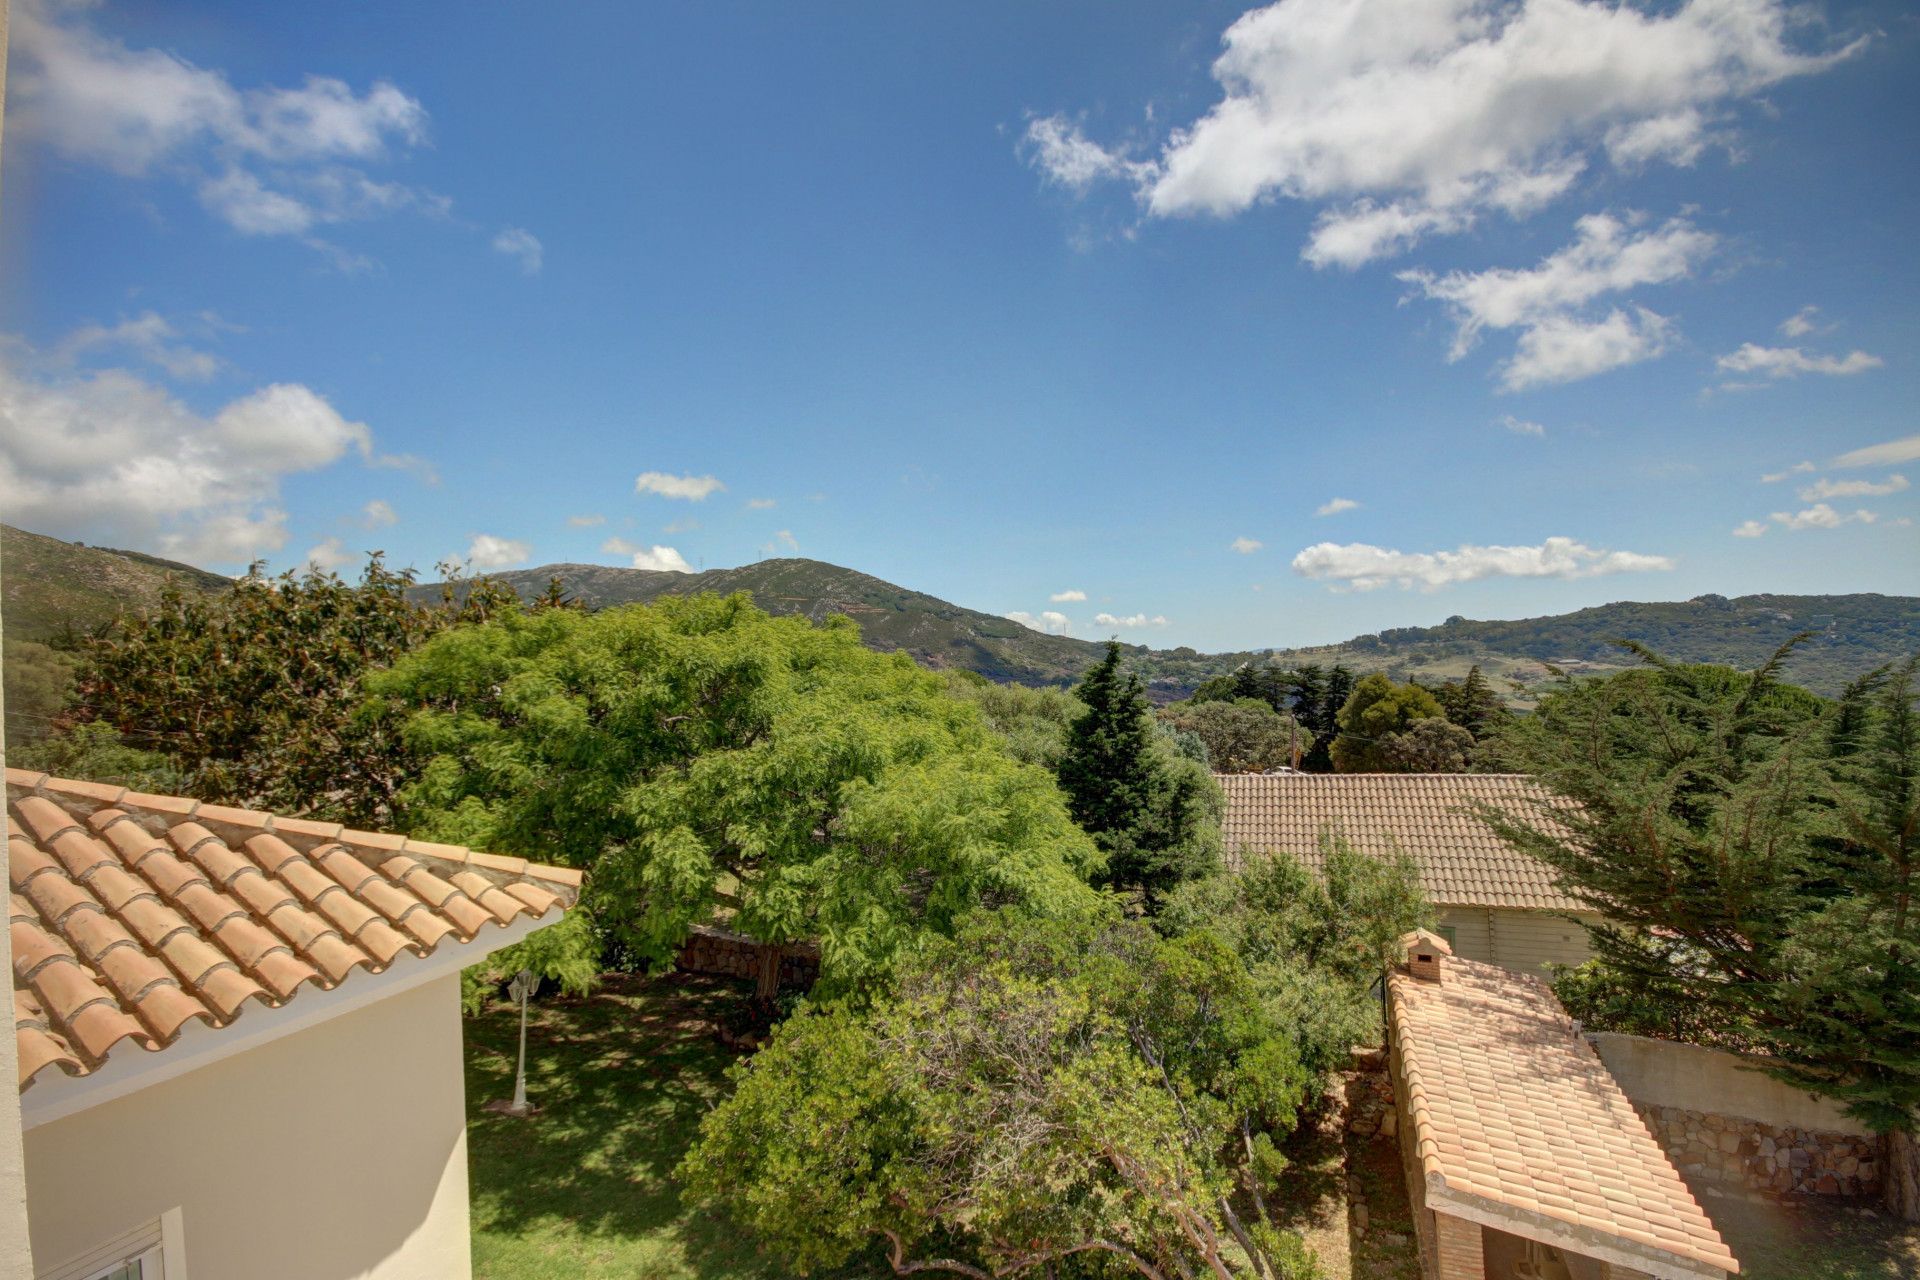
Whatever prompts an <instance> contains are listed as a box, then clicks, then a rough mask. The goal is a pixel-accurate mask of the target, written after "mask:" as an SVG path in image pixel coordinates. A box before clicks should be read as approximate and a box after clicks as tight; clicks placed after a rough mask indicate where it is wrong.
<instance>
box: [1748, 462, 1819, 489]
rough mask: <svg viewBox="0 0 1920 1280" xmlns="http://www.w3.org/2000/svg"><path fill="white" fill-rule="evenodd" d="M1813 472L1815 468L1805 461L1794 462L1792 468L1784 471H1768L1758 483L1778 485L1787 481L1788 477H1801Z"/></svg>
mask: <svg viewBox="0 0 1920 1280" xmlns="http://www.w3.org/2000/svg"><path fill="white" fill-rule="evenodd" d="M1813 470H1815V467H1814V465H1813V464H1812V463H1811V462H1806V461H1801V462H1796V463H1794V464H1793V465H1792V466H1790V467H1788V468H1787V469H1786V470H1785V471H1770V472H1768V473H1767V474H1766V475H1764V476H1761V477H1760V483H1761V484H1779V483H1780V482H1781V481H1782V480H1785V479H1787V478H1788V477H1789V476H1802V475H1806V474H1807V473H1808V472H1810V471H1813Z"/></svg>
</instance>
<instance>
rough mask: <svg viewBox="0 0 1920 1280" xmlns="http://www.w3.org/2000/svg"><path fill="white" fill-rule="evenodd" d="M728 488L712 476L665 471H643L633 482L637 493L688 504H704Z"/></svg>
mask: <svg viewBox="0 0 1920 1280" xmlns="http://www.w3.org/2000/svg"><path fill="white" fill-rule="evenodd" d="M726 487H727V486H725V485H724V484H721V483H720V482H719V481H718V480H716V479H714V478H713V477H712V476H676V475H669V474H667V473H666V472H664V471H642V472H641V473H640V474H639V475H638V476H636V477H635V478H634V481H633V491H634V492H635V493H657V494H659V495H660V496H661V497H663V498H684V499H685V500H686V501H688V502H704V501H706V499H707V498H709V497H711V496H712V495H713V494H715V493H718V492H719V491H720V490H722V489H725V488H726Z"/></svg>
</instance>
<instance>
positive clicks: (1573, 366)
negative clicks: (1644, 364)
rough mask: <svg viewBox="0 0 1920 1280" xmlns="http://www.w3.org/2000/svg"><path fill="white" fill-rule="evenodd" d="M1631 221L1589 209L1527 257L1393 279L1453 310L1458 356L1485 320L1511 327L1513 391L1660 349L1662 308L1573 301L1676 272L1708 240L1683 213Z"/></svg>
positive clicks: (1504, 373)
mask: <svg viewBox="0 0 1920 1280" xmlns="http://www.w3.org/2000/svg"><path fill="white" fill-rule="evenodd" d="M1635 227H1636V220H1635V219H1634V218H1633V217H1631V216H1620V215H1616V214H1611V213H1592V214H1588V215H1587V216H1585V217H1583V218H1581V219H1580V220H1579V221H1578V222H1576V223H1575V224H1574V240H1573V243H1572V244H1569V245H1568V246H1566V247H1565V248H1563V249H1560V250H1559V251H1557V252H1555V253H1552V254H1550V255H1548V256H1547V257H1545V258H1543V259H1541V261H1540V262H1539V264H1538V265H1536V266H1533V267H1529V268H1516V267H1496V268H1493V269H1491V270H1487V271H1473V272H1469V271H1450V272H1448V273H1447V274H1445V275H1441V276H1436V275H1435V274H1433V273H1432V272H1430V271H1426V270H1424V269H1420V270H1411V271H1403V272H1401V273H1400V279H1401V280H1403V281H1405V282H1406V283H1408V284H1410V285H1412V286H1413V287H1414V288H1415V289H1417V290H1418V291H1419V293H1420V294H1421V296H1424V297H1427V298H1431V299H1433V300H1435V301H1437V302H1440V303H1442V304H1444V305H1445V306H1446V308H1447V311H1448V313H1449V314H1450V315H1451V316H1452V317H1453V320H1454V324H1455V331H1454V339H1453V346H1452V349H1451V350H1450V351H1449V352H1448V354H1447V358H1448V359H1449V360H1458V359H1460V358H1461V357H1463V356H1465V355H1466V354H1467V352H1469V351H1471V350H1472V349H1473V347H1474V344H1475V343H1476V342H1478V341H1479V339H1480V336H1481V334H1482V333H1484V332H1485V331H1486V330H1488V329H1514V328H1518V329H1519V330H1520V338H1519V342H1518V345H1517V347H1516V350H1515V355H1514V358H1513V359H1512V360H1511V361H1509V362H1508V363H1507V364H1506V365H1504V366H1503V367H1502V369H1501V383H1502V385H1503V386H1504V387H1505V388H1506V389H1507V390H1509V391H1517V390H1520V389H1522V388H1524V387H1529V386H1535V385H1538V384H1541V383H1550V382H1570V381H1573V380H1574V379H1576V378H1585V377H1590V376H1592V375H1593V374H1596V373H1602V372H1605V371H1606V370H1608V369H1616V368H1619V367H1621V366H1622V365H1627V364H1633V363H1636V362H1638V361H1640V360H1646V359H1651V358H1652V357H1654V356H1657V355H1659V354H1661V353H1662V352H1663V351H1665V350H1666V346H1667V343H1668V341H1669V338H1670V334H1671V326H1670V325H1669V324H1668V322H1667V320H1666V318H1665V317H1663V316H1660V315H1657V314H1655V313H1654V312H1652V311H1648V310H1647V309H1646V308H1644V307H1635V308H1634V309H1633V312H1632V313H1631V314H1629V313H1628V312H1626V311H1623V310H1621V309H1619V308H1614V309H1613V310H1611V311H1609V312H1608V313H1607V315H1605V316H1604V317H1602V318H1600V319H1597V320H1594V319H1583V318H1581V317H1580V314H1579V313H1580V310H1581V308H1583V307H1584V306H1586V305H1587V304H1589V303H1591V302H1593V301H1595V300H1596V299H1598V298H1600V297H1602V296H1604V295H1606V294H1609V293H1620V292H1624V291H1626V290H1628V289H1633V288H1637V287H1640V286H1642V285H1655V284H1668V283H1671V282H1673V281H1675V280H1680V279H1684V278H1686V277H1687V276H1689V275H1691V274H1692V272H1693V269H1694V267H1695V266H1697V265H1698V264H1699V263H1700V262H1701V261H1702V260H1703V259H1704V258H1706V257H1707V256H1708V255H1709V254H1711V253H1712V252H1713V250H1714V248H1715V246H1716V244H1717V241H1716V239H1715V237H1714V236H1713V235H1712V234H1710V233H1708V232H1705V231H1701V230H1699V229H1698V228H1696V227H1695V226H1694V225H1693V224H1692V223H1690V222H1688V221H1687V220H1686V219H1684V218H1672V219H1669V220H1668V221H1667V222H1665V223H1663V224H1662V225H1660V226H1658V227H1654V228H1651V229H1647V230H1635Z"/></svg>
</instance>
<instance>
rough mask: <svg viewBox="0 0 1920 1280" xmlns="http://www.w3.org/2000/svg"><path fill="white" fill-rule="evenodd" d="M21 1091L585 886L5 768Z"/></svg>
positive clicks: (529, 869)
mask: <svg viewBox="0 0 1920 1280" xmlns="http://www.w3.org/2000/svg"><path fill="white" fill-rule="evenodd" d="M6 777H7V854H8V872H9V879H10V881H11V887H12V898H11V904H10V922H9V927H10V930H11V935H12V942H13V1010H14V1026H15V1029H16V1034H17V1037H18V1041H19V1049H20V1087H21V1088H22V1089H25V1088H27V1087H28V1086H29V1085H30V1084H32V1082H33V1079H34V1077H35V1076H36V1075H37V1074H38V1073H39V1072H41V1071H43V1070H46V1069H48V1068H50V1067H57V1068H59V1069H60V1070H62V1071H65V1072H66V1073H67V1074H68V1075H87V1074H89V1073H91V1072H93V1071H96V1070H98V1069H99V1067H100V1066H101V1064H102V1063H103V1062H104V1061H105V1060H106V1058H107V1056H108V1055H109V1054H111V1053H114V1052H117V1051H121V1046H122V1044H123V1043H124V1042H131V1043H133V1044H137V1045H139V1046H140V1047H141V1048H143V1049H150V1050H158V1049H161V1048H164V1047H165V1046H167V1045H169V1044H171V1043H172V1042H173V1041H174V1040H175V1039H176V1038H177V1037H178V1036H179V1035H180V1033H181V1031H182V1030H183V1029H184V1028H185V1027H186V1026H187V1025H188V1024H189V1023H192V1022H195V1021H198V1022H201V1023H204V1024H207V1025H209V1026H214V1027H223V1026H226V1025H227V1024H228V1023H230V1022H232V1021H233V1020H234V1019H235V1018H237V1017H239V1016H240V1015H241V1014H242V1012H243V1011H244V1010H245V1008H246V1007H247V1006H248V1004H249V1003H251V1002H254V1001H258V1002H259V1003H261V1004H263V1005H267V1006H278V1005H281V1004H284V1003H285V1002H287V1001H288V1000H290V999H292V998H293V997H294V996H295V995H296V994H297V993H298V992H299V990H300V989H301V988H302V987H304V986H307V985H309V984H311V985H313V986H315V987H318V988H321V989H322V990H330V989H332V988H333V987H335V986H337V985H339V984H340V983H341V982H343V981H346V980H347V979H348V978H349V977H350V975H351V974H352V973H353V972H354V971H355V970H356V969H364V970H366V971H367V972H369V973H379V972H381V971H382V970H385V969H386V968H388V967H389V966H390V965H393V964H395V963H397V962H402V961H403V958H404V957H407V956H425V955H427V954H428V953H429V952H432V951H433V950H435V949H436V948H437V947H439V946H440V945H441V944H442V943H443V942H447V940H448V939H452V943H451V944H450V945H460V944H465V943H468V942H471V941H473V940H474V939H475V938H476V937H477V936H478V935H480V934H481V933H482V931H483V930H485V929H487V928H488V927H489V926H492V927H495V928H501V927H505V926H506V925H509V924H511V923H513V922H514V921H515V920H516V919H518V918H520V917H522V916H525V917H530V918H533V919H539V918H541V917H544V916H547V915H548V914H550V913H551V914H552V915H553V916H554V917H555V918H556V919H557V918H558V915H559V912H560V911H563V910H565V908H566V907H567V906H568V905H570V904H571V903H572V902H573V901H574V899H575V898H576V897H577V896H578V893H579V886H580V873H579V872H578V871H569V870H565V869H563V868H559V867H545V866H539V865H537V864H534V863H529V862H527V861H526V860H525V859H522V858H500V857H494V856H492V855H489V854H485V853H476V852H473V851H471V850H468V849H464V848H461V847H460V846H458V845H445V844H435V843H432V842H430V841H422V840H414V839H410V838H408V837H405V836H397V835H385V834H380V833H377V832H369V831H353V830H349V829H347V828H344V827H342V826H340V825H338V824H337V823H325V822H312V821H308V820H305V819H300V818H281V817H275V816H273V815H271V814H265V813H256V812H253V811H252V810H247V809H234V808H229V807H226V806H223V805H213V804H205V803H202V802H200V801H197V800H190V799H185V798H183V797H179V796H160V795H146V794H143V793H139V792H133V791H129V790H127V789H126V788H124V787H117V786H111V785H107V784H101V783H93V782H76V781H72V780H68V779H63V778H52V777H48V776H47V775H45V774H39V773H31V772H27V771H25V770H21V769H8V770H7V771H6Z"/></svg>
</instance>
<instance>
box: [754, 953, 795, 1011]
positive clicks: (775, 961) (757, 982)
mask: <svg viewBox="0 0 1920 1280" xmlns="http://www.w3.org/2000/svg"><path fill="white" fill-rule="evenodd" d="M786 955H787V949H786V948H785V947H783V946H781V945H780V944H779V943H777V942H763V943H761V944H760V946H759V952H758V954H757V955H756V956H755V959H757V960H758V961H759V962H760V968H759V972H758V973H757V974H755V976H754V982H753V1002H754V1003H755V1004H757V1005H759V1006H760V1007H761V1008H762V1009H771V1008H772V1007H773V1002H774V998H775V997H776V996H778V995H779V994H780V962H781V961H782V960H784V959H785V958H786Z"/></svg>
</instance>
